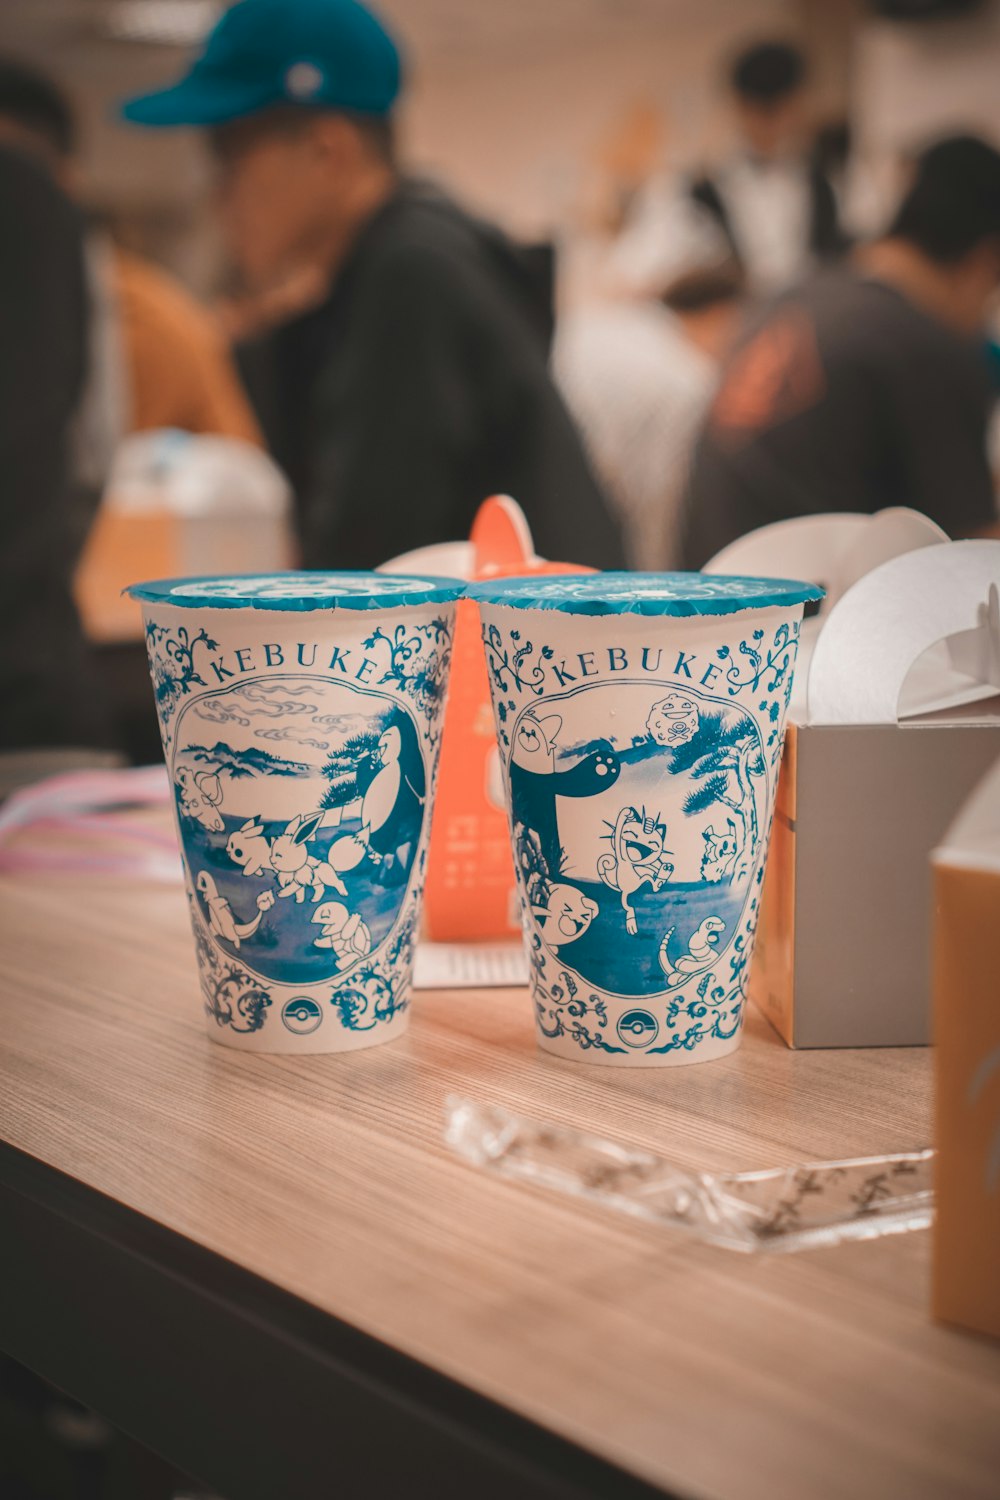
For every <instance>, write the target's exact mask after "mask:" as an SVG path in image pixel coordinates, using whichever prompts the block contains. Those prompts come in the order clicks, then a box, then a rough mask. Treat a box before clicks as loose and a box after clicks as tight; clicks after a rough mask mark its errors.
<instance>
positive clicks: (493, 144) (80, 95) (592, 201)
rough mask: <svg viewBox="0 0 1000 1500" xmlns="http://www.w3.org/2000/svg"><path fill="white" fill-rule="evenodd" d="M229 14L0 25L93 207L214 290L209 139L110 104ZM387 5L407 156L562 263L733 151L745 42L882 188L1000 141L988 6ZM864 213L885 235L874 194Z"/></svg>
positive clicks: (39, 14)
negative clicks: (967, 149)
mask: <svg viewBox="0 0 1000 1500" xmlns="http://www.w3.org/2000/svg"><path fill="white" fill-rule="evenodd" d="M223 9H224V7H223V6H222V5H219V4H215V3H212V0H4V5H3V8H2V15H0V42H2V45H3V48H4V50H5V51H10V52H13V53H16V54H17V55H18V56H21V57H23V58H24V59H25V60H28V61H32V62H34V63H35V64H36V65H38V66H39V67H41V68H43V69H45V70H46V71H47V72H48V73H50V74H51V75H52V76H53V77H55V78H56V79H58V80H59V81H60V83H61V84H62V85H63V86H64V87H65V88H66V89H67V90H68V92H69V93H70V95H71V97H72V99H73V101H74V104H75V106H76V109H77V111H78V115H79V121H80V162H79V165H80V176H81V192H82V195H83V197H84V200H85V201H86V203H87V205H88V206H89V207H90V208H91V209H92V210H93V211H95V212H97V213H99V214H100V215H101V216H102V217H103V218H105V219H106V221H107V222H108V223H110V224H111V225H112V226H113V228H114V230H115V232H116V233H117V234H120V235H121V236H122V238H123V239H124V240H125V241H126V242H127V243H129V244H130V245H132V246H133V247H135V248H137V249H141V250H142V251H143V252H145V253H148V254H150V255H152V256H153V257H154V258H155V259H157V260H159V261H162V263H163V264H164V265H166V266H169V267H170V268H171V269H172V270H173V271H175V272H176V273H177V275H178V276H179V277H181V279H182V280H183V281H185V283H187V284H188V285H189V286H191V287H192V288H193V289H194V290H195V291H197V292H199V293H200V294H202V295H205V296H210V295H212V294H213V292H215V291H216V290H218V289H219V287H220V285H221V284H222V281H223V278H224V270H223V267H222V265H221V264H220V258H219V252H218V247H217V245H216V244H215V242H214V240H213V236H212V233H211V230H210V223H209V219H208V217H207V216H206V213H205V204H206V195H207V193H208V190H209V177H208V170H207V166H206V161H205V156H204V152H203V150H202V148H201V146H200V143H199V141H198V139H197V136H196V134H195V132H190V133H188V132H185V133H183V134H182V133H177V134H174V133H169V134H167V133H163V134H162V135H159V134H158V135H152V136H151V135H147V134H145V133H141V132H137V131H135V130H132V129H129V128H128V126H126V125H124V124H123V123H122V122H121V121H119V120H118V119H117V105H118V103H119V101H120V100H121V98H122V97H123V96H124V95H125V94H130V93H139V92H140V91H142V90H143V89H145V88H154V87H157V86H159V85H160V84H162V83H163V82H164V80H166V79H169V78H172V77H175V76H177V75H178V74H179V73H180V72H181V71H182V70H183V67H184V65H185V63H186V61H187V60H188V57H189V55H190V54H191V52H192V50H193V49H194V48H195V46H196V45H197V44H198V43H199V42H200V41H201V40H202V39H203V38H204V36H205V34H206V33H207V32H208V30H209V29H210V27H211V25H212V24H213V23H214V21H215V20H216V19H217V18H218V16H219V15H221V13H222V10H223ZM378 9H379V12H380V14H381V15H382V16H383V17H384V18H385V19H386V20H387V21H388V22H390V23H391V26H392V29H393V31H394V33H395V34H396V35H397V36H398V37H399V38H400V40H401V41H402V42H403V44H404V46H405V47H406V50H407V52H408V54H409V57H410V59H411V67H412V74H411V83H410V88H409V91H408V95H407V97H405V98H404V100H403V101H402V108H401V122H400V133H401V137H402V140H403V143H404V146H405V154H406V157H407V160H408V161H409V162H410V163H411V164H412V165H413V166H414V167H416V168H418V169H421V170H426V171H427V172H429V173H430V174H432V175H433V176H435V177H437V178H438V179H439V180H441V181H443V182H445V183H446V184H447V185H448V186H449V187H450V188H452V189H453V190H454V191H455V193H456V194H457V195H458V196H460V197H461V198H462V200H463V201H464V202H465V203H466V204H468V205H469V206H470V207H473V208H476V209H478V210H480V211H482V212H484V213H486V214H489V215H491V216H492V217H494V218H496V219H498V220H500V221H501V222H502V223H503V224H504V225H505V226H506V227H508V228H509V229H510V230H511V231H513V232H514V233H516V234H518V235H521V236H524V237H528V238H540V237H547V236H551V235H556V236H558V237H559V239H560V242H563V243H564V245H565V249H566V251H567V253H571V252H573V251H575V250H577V249H578V248H579V246H578V241H580V240H589V239H590V238H591V237H592V236H597V237H601V236H603V235H605V234H610V233H611V232H612V231H613V230H614V229H615V227H616V226H617V225H618V224H619V223H620V221H621V218H622V216H623V215H624V213H625V211H626V210H627V207H628V204H629V201H630V199H631V197H632V196H633V194H634V193H635V192H636V191H637V190H638V189H639V188H641V186H642V185H643V184H644V183H645V182H646V181H647V180H648V179H649V178H650V177H651V176H652V175H653V174H655V173H656V172H658V171H660V170H663V169H669V168H673V169H677V170H682V169H685V168H696V167H698V166H700V165H701V164H702V163H703V162H704V161H705V160H706V159H711V158H712V157H715V156H717V155H719V154H721V153H722V152H723V151H724V150H725V148H726V147H727V145H730V144H731V143H732V139H733V135H734V126H733V123H732V120H731V116H730V112H729V108H728V100H727V97H726V91H725V89H724V87H723V82H724V69H725V66H726V64H727V62H728V61H729V59H730V58H731V56H732V55H733V54H734V53H735V52H736V51H737V50H738V49H739V47H740V46H741V44H744V43H750V42H755V41H757V40H759V39H761V38H764V37H772V36H776V37H780V38H787V39H789V40H792V41H796V42H798V43H799V44H800V45H801V46H802V48H803V50H804V51H805V53H806V55H807V57H808V59H809V63H810V71H811V79H810V101H809V108H810V113H811V115H812V118H813V122H814V126H815V129H816V130H817V131H818V130H820V129H822V128H824V127H830V126H840V125H843V124H845V123H849V125H850V128H851V133H852V138H853V139H852V146H853V152H854V157H855V160H854V161H853V162H852V163H851V166H852V169H854V170H855V171H856V172H860V170H861V168H862V167H864V169H865V175H866V177H867V176H868V175H869V174H870V175H871V176H872V177H873V178H875V179H876V180H877V181H878V182H879V183H881V184H884V190H885V191H886V192H891V188H892V179H893V172H894V170H896V169H898V165H899V161H900V158H901V156H902V155H903V154H904V153H905V152H906V151H907V150H908V149H910V148H913V147H916V146H919V145H922V144H923V143H924V142H925V140H926V139H927V138H928V137H930V136H931V135H933V134H934V133H936V132H938V131H940V132H942V133H943V132H945V131H951V130H952V129H956V128H959V129H963V130H966V129H974V130H980V131H982V132H984V133H986V134H988V135H991V136H993V137H996V135H997V134H998V133H1000V90H998V88H997V74H998V68H1000V6H998V5H996V4H995V3H991V0H985V3H978V4H977V3H974V0H950V3H949V0H938V3H935V0H912V3H909V4H908V3H906V0H884V3H881V0H542V3H536V0H507V3H505V4H503V5H487V4H485V3H476V0H471V3H466V0H385V3H383V4H381V5H380V6H379V7H378ZM458 121H460V122H461V128H460V129H459V128H456V124H457V122H458ZM866 186H867V183H866ZM858 196H859V197H860V196H861V195H860V194H859V195H858ZM855 208H856V212H857V213H858V214H859V215H860V219H861V224H864V225H865V227H874V225H873V224H872V221H871V217H870V216H871V215H875V216H876V218H877V212H878V200H877V197H876V198H874V199H873V200H871V201H869V200H868V198H867V195H865V198H864V201H861V202H859V203H857V204H856V205H855ZM866 220H867V223H866Z"/></svg>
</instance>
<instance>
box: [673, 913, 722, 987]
mask: <svg viewBox="0 0 1000 1500" xmlns="http://www.w3.org/2000/svg"><path fill="white" fill-rule="evenodd" d="M725 930H726V924H725V922H724V921H723V920H722V918H721V917H706V918H705V920H704V922H702V924H701V926H700V927H699V928H698V930H697V932H696V933H695V934H694V936H693V937H692V938H691V940H690V942H689V943H688V951H687V952H686V953H685V954H683V956H682V957H681V958H679V959H677V961H676V963H675V962H673V961H672V960H671V958H670V953H669V951H668V950H669V947H670V939H671V938H672V937H673V935H674V928H673V927H670V928H668V930H667V932H666V933H665V934H664V937H663V941H662V943H661V944H660V953H659V958H660V968H661V969H662V970H663V972H664V974H665V975H666V976H667V985H668V987H669V988H670V989H675V988H676V987H677V985H679V984H683V983H684V982H685V980H688V979H690V978H691V976H692V974H701V973H703V972H704V971H705V969H709V968H711V966H712V964H714V962H715V960H716V959H717V958H718V956H719V954H718V951H717V949H716V946H715V945H716V943H718V941H719V938H720V937H721V936H722V934H723V933H724V932H725Z"/></svg>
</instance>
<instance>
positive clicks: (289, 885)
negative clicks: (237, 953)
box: [271, 812, 366, 903]
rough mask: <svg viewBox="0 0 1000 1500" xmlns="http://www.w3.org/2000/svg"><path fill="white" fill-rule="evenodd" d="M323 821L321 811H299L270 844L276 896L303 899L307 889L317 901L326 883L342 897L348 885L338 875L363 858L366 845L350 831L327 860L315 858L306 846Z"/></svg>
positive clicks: (353, 866)
mask: <svg viewBox="0 0 1000 1500" xmlns="http://www.w3.org/2000/svg"><path fill="white" fill-rule="evenodd" d="M322 821H323V813H322V812H315V813H308V814H303V813H298V814H297V815H296V816H295V817H294V818H293V819H292V821H291V822H290V823H289V824H288V826H287V827H286V829H285V831H284V833H279V835H278V837H277V838H276V839H274V840H273V842H272V844H271V864H272V866H273V868H274V869H275V870H277V872H278V895H279V896H294V897H295V900H296V901H298V902H300V903H301V902H302V901H304V900H305V898H306V891H308V890H311V891H312V898H311V899H312V900H313V901H319V900H321V899H322V897H323V892H324V891H325V889H326V887H327V886H332V887H333V889H334V890H335V891H339V892H340V894H341V895H342V896H346V895H347V888H346V886H345V885H344V883H343V881H342V880H341V878H340V877H341V875H342V874H343V873H344V872H345V871H347V870H353V869H355V868H356V867H357V866H358V865H359V864H360V863H361V861H362V860H363V859H364V857H365V850H366V846H365V844H364V843H363V842H362V840H361V839H359V838H356V837H355V836H354V835H353V834H349V835H345V837H344V838H342V839H338V840H337V842H336V844H334V846H333V848H331V849H330V851H329V855H328V857H327V859H326V860H320V859H317V858H316V856H315V855H314V854H310V853H309V849H308V847H307V845H308V841H309V839H311V838H312V836H313V834H314V833H315V832H316V829H317V828H318V827H319V825H320V823H322Z"/></svg>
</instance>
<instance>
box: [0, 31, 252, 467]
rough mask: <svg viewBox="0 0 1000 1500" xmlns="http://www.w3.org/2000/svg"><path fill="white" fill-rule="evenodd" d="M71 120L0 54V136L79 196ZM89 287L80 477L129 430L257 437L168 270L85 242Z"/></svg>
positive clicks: (220, 344) (214, 339) (64, 102)
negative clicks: (88, 331)
mask: <svg viewBox="0 0 1000 1500" xmlns="http://www.w3.org/2000/svg"><path fill="white" fill-rule="evenodd" d="M76 137H77V130H76V122H75V119H74V117H73V111H72V108H71V106H70V103H69V100H68V99H67V98H66V96H65V95H64V94H63V93H62V91H61V90H60V89H59V88H58V87H57V86H56V85H55V84H54V83H53V82H52V81H51V80H50V79H48V78H46V77H45V76H44V75H43V74H41V73H37V72H35V71H34V70H33V69H31V68H29V67H26V66H25V65H23V64H22V63H20V62H16V61H14V60H11V59H7V58H0V142H4V141H6V142H7V143H8V144H9V145H11V146H15V147H18V148H19V149H22V150H25V151H28V152H30V153H31V154H32V155H33V156H34V157H35V158H36V159H37V160H38V161H40V162H41V163H42V164H43V165H44V166H45V167H46V168H47V169H48V170H49V171H50V172H51V173H52V175H53V177H54V178H55V180H56V181H57V182H58V183H59V185H60V186H61V187H62V188H63V190H64V191H65V192H67V193H69V194H70V196H72V197H75V196H76V188H77V171H76V160H75V158H76ZM86 264H87V271H88V283H89V291H90V309H91V311H90V334H89V359H88V378H87V383H86V386H85V390H84V395H83V398H82V407H81V412H80V415H79V418H78V429H77V439H76V449H77V462H78V468H79V471H80V477H81V479H82V480H83V481H84V482H86V483H88V484H91V485H94V486H96V487H97V488H98V489H100V488H103V485H104V483H105V480H106V479H107V475H108V472H109V469H110V466H111V460H112V457H113V455H114V451H115V449H116V448H117V446H118V443H119V442H120V440H121V439H122V437H124V436H125V435H126V434H127V433H130V432H142V431H147V430H150V429H156V428H162V427H176V428H180V429H182V430H183V431H186V432H193V433H215V434H219V435H222V436H227V437H235V438H241V439H243V440H244V441H246V442H251V443H258V444H259V443H260V441H261V437H260V431H259V428H258V426H257V422H256V420H255V418H254V415H253V411H252V409H251V406H250V403H249V400H248V398H247V396H246V394H245V393H244V391H243V390H242V388H241V386H240V383H239V379H238V377H237V375H236V371H235V367H234V365H233V362H232V359H231V356H230V353H229V350H228V348H227V346H226V343H225V340H224V337H223V335H222V332H221V329H220V328H218V327H217V326H216V324H215V322H214V320H213V318H212V316H211V314H210V313H209V312H208V311H207V310H206V309H205V308H203V307H202V306H201V305H200V304H199V303H198V302H196V301H195V299H194V298H193V297H191V296H190V295H189V294H188V293H187V292H186V291H185V290H184V289H183V288H182V287H181V286H180V285H179V284H178V282H176V281H175V280H174V278H173V277H172V276H170V275H168V273H167V272H166V271H163V270H161V269H160V268H159V267H157V266H154V265H153V264H152V263H151V262H149V261H147V260H144V259H142V258H141V257H139V256H136V255H132V254H129V253H128V252H127V251H125V250H122V249H121V248H119V247H118V246H115V245H113V244H112V243H111V242H110V240H109V239H108V238H107V236H105V235H104V234H102V233H100V232H99V231H98V230H97V229H95V228H94V227H91V229H90V230H89V232H88V235H87V240H86Z"/></svg>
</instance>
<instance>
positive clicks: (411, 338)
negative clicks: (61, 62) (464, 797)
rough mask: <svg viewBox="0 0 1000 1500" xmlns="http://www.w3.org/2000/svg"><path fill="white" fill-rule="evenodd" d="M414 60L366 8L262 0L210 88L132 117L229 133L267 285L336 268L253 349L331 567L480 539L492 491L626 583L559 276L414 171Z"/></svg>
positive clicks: (229, 17) (236, 196)
mask: <svg viewBox="0 0 1000 1500" xmlns="http://www.w3.org/2000/svg"><path fill="white" fill-rule="evenodd" d="M399 86H400V61H399V55H398V52H397V50H396V47H395V44H394V43H393V41H392V40H391V38H390V37H389V36H388V34H387V33H386V32H385V30H384V29H383V27H382V26H381V24H380V23H379V22H378V21H377V20H376V19H375V17H374V16H373V15H372V14H371V13H370V12H369V11H367V10H366V9H365V8H364V7H363V6H361V5H359V4H357V3H356V0H242V3H240V4H238V5H235V6H233V7H232V9H230V10H229V11H227V12H226V14H225V15H224V16H223V18H222V20H221V21H220V23H219V25H218V26H217V27H216V29H215V31H214V32H213V33H212V35H211V36H210V37H209V39H208V41H207V43H206V46H205V49H204V52H203V54H202V56H201V57H200V58H199V59H198V61H197V62H196V63H195V65H194V67H193V69H192V70H191V72H190V73H189V74H188V75H187V76H186V77H185V78H183V79H182V80H181V81H180V82H179V83H178V84H177V85H175V86H174V87H173V88H170V89H166V90H163V91H161V92H159V93H156V94H152V95H146V96H143V97H141V98H138V99H134V100H132V101H130V102H129V103H128V104H126V105H125V107H124V113H125V116H126V118H128V119H130V120H132V121H135V122H137V123H140V124H145V125H150V126H174V125H200V126H203V127H206V128H207V129H209V130H210V140H211V144H212V146H213V148H214V153H215V157H216V161H217V164H218V168H219V197H220V204H221V212H222V218H223V226H224V230H225V233H226V237H227V240H228V243H229V245H230V247H231V250H232V253H233V257H234V260H235V261H236V263H237V265H238V267H239V269H240V271H241V273H242V275H243V278H244V281H245V284H246V285H247V287H248V288H249V289H250V290H255V289H260V290H262V291H266V290H267V289H268V287H271V286H275V285H277V284H279V283H280V282H281V281H282V279H283V278H290V277H293V276H295V275H296V274H297V273H299V272H300V271H301V270H302V268H303V267H307V268H308V267H317V266H318V267H320V268H321V270H322V272H323V278H324V291H325V295H324V296H323V297H322V300H320V301H319V303H318V305H316V306H312V307H311V308H309V309H308V310H307V311H305V312H303V313H301V314H300V315H299V316H298V317H297V318H294V319H293V320H292V321H290V322H288V323H286V324H285V325H284V326H281V327H280V328H278V329H277V330H276V331H274V332H273V334H272V335H271V336H269V337H268V338H267V339H266V340H265V343H264V347H263V348H262V349H258V350H257V351H255V358H254V359H253V360H252V361H251V362H250V368H251V369H254V370H256V372H257V380H256V385H257V389H258V390H260V389H261V386H262V384H266V385H267V386H269V389H270V393H271V399H270V400H267V399H266V398H265V399H264V400H263V401H262V402H261V413H262V417H263V420H264V426H265V429H266V430H267V431H268V433H269V436H270V440H271V443H272V447H273V449H274V452H275V454H276V457H277V458H278V460H279V462H281V463H282V464H283V465H284V467H285V468H286V469H287V471H288V473H289V474H290V476H291V478H292V481H293V484H294V487H295V490H296V494H297V498H298V505H299V519H300V530H301V541H302V552H303V560H304V562H305V563H306V565H307V566H311V567H371V566H374V565H375V564H377V563H379V562H381V561H383V560H384V559H386V558H387V557H389V556H390V555H392V554H394V553H399V552H403V551H406V550H409V549H410V548H413V547H417V546H422V545H427V544H430V543H433V542H440V541H446V540H455V539H458V538H461V537H464V536H465V535H466V534H467V532H468V530H469V525H470V522H471V520H472V517H473V515H474V514H475V511H476V509H477V507H478V505H479V504H480V502H481V501H482V500H483V499H485V497H486V496H487V495H490V494H493V493H495V492H498V491H501V492H507V493H510V494H512V495H514V496H515V498H516V499H517V500H519V501H520V503H521V505H522V506H523V507H524V510H525V513H526V515H527V517H528V520H529V523H530V525H531V527H532V531H533V534H534V538H535V542H536V546H537V548H538V550H539V552H541V553H543V554H547V555H549V556H553V557H557V558H563V559H566V560H567V561H573V562H581V563H591V564H594V565H597V566H603V567H614V566H617V565H618V564H620V562H621V557H622V552H621V541H620V538H619V534H618V530H617V527H616V524H615V522H614V521H613V520H612V518H611V514H610V512H609V510H608V508H607V505H606V503H605V500H604V497H603V495H602V494H601V492H600V490H599V488H598V485H597V483H596V481H595V479H594V477H593V475H592V473H591V471H590V469H589V467H588V464H587V460H586V458H585V457H584V453H583V449H582V446H581V443H580V440H579V437H578V435H577V433H576V430H575V428H574V427H573V424H572V422H571V419H570V418H569V416H568V414H567V412H566V410H565V408H564V406H563V404H562V401H561V399H560V397H559V396H558V394H557V392H556V390H555V387H554V385H553V383H552V381H551V379H550V377H549V374H548V369H547V342H548V337H549V335H550V333H551V311H550V296H549V292H550V288H549V286H548V280H547V277H546V276H545V274H544V269H545V268H544V265H543V275H542V276H541V277H539V275H538V270H539V264H540V262H539V260H538V258H537V257H536V258H532V257H531V256H530V255H528V254H525V253H523V252H520V251H518V250H517V249H516V248H515V247H514V246H513V245H512V244H511V242H510V241H509V240H507V239H506V238H505V236H503V235H502V234H501V233H500V232H499V231H498V230H497V229H495V228H493V227H492V226H490V225H488V224H485V223H483V222H481V221H479V220H477V219H474V218H472V217H471V216H469V215H468V214H466V213H464V212H463V211H462V210H461V209H459V208H458V207H457V206H456V205H455V204H454V203H453V202H451V201H450V200H449V199H448V198H447V197H445V196H444V194H442V193H440V192H438V191H437V190H435V189H433V188H430V187H428V186H426V185H422V184H419V183H415V182H412V181H409V180H408V179H406V178H405V177H403V176H401V174H400V172H399V170H398V167H397V164H396V159H395V151H394V144H393V116H392V109H393V105H394V103H395V100H396V97H397V93H398V90H399Z"/></svg>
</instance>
